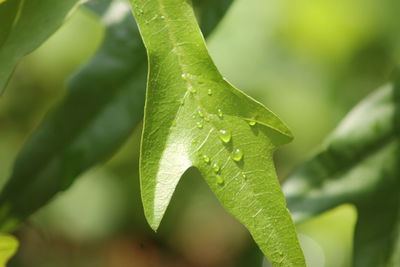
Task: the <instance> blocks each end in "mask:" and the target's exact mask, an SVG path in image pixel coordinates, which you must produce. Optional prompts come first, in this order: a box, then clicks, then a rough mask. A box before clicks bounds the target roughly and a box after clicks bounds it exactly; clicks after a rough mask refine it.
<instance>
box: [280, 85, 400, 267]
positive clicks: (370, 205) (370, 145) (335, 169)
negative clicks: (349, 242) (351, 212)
mask: <svg viewBox="0 0 400 267" xmlns="http://www.w3.org/2000/svg"><path fill="white" fill-rule="evenodd" d="M399 90H400V87H399V83H398V82H396V83H394V84H389V85H387V86H385V87H383V88H381V89H379V90H377V91H376V92H374V93H373V94H371V95H370V96H369V97H367V98H366V99H365V100H363V101H362V102H361V103H360V104H359V105H357V106H356V107H355V108H354V109H353V110H352V111H351V112H350V113H349V114H348V115H347V116H346V118H345V119H344V120H343V121H342V122H341V123H340V125H339V126H338V127H337V129H336V130H335V131H334V132H333V133H332V134H331V136H330V137H329V138H328V139H327V140H326V142H325V143H324V144H323V145H322V148H321V149H320V151H319V152H318V153H316V155H315V156H314V157H312V158H311V159H310V160H308V161H307V162H306V163H305V164H303V165H301V166H300V167H299V168H297V169H296V170H295V171H294V172H293V173H292V174H291V175H290V176H289V178H288V179H287V181H286V182H285V184H284V186H283V190H284V192H285V195H286V197H287V202H288V207H289V209H290V210H291V212H292V214H293V217H294V220H295V221H296V222H301V221H304V220H306V219H309V218H311V217H313V216H316V215H317V214H319V213H322V212H324V211H326V210H328V209H331V208H333V207H335V206H338V205H340V204H344V203H353V204H355V205H356V207H357V210H358V222H357V226H356V232H355V241H354V246H355V248H354V252H355V256H354V266H360V267H361V266H362V267H368V266H371V267H372V266H391V265H388V262H389V261H391V260H392V261H393V257H394V258H396V260H398V259H399V258H400V254H399V253H400V251H399V248H398V245H397V249H395V244H396V242H398V240H399V226H398V225H399V222H400V221H399V219H400V217H399V211H400V206H399V204H400V199H399V197H400V190H399V188H400V187H399V185H400V179H399V175H400V169H399V168H400V165H399V160H400V150H399V148H400V142H399V129H400V128H399V127H400V124H399V122H400V121H399V118H400V117H399V114H400V113H399V110H400V109H399V108H400V94H399V92H400V91H399ZM393 266H394V265H393Z"/></svg>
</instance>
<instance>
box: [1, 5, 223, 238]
mask: <svg viewBox="0 0 400 267" xmlns="http://www.w3.org/2000/svg"><path fill="white" fill-rule="evenodd" d="M86 5H87V6H88V7H89V8H90V9H91V10H93V11H94V12H96V14H98V15H99V16H101V18H102V21H103V23H104V25H105V27H106V33H105V37H104V41H103V44H102V46H101V47H100V49H99V51H98V52H97V53H96V54H95V55H94V57H93V58H92V60H91V61H90V62H89V63H87V64H86V65H85V66H84V67H83V68H82V69H80V70H79V71H78V72H77V73H76V74H75V75H74V76H73V77H72V79H71V81H70V83H69V86H68V87H69V90H68V94H67V96H66V99H65V100H64V102H63V103H61V105H60V106H58V107H57V108H56V109H55V110H54V111H52V112H51V113H50V114H49V115H48V116H47V117H46V118H45V119H44V121H43V122H42V123H41V125H40V126H39V127H38V129H37V130H36V131H35V132H34V133H33V135H32V136H31V137H30V138H29V140H28V142H27V143H26V145H25V146H24V148H23V149H22V151H21V152H20V153H19V155H18V157H17V160H16V162H15V164H14V168H13V173H12V175H11V177H10V179H9V181H8V182H7V184H6V186H5V187H4V188H3V190H2V192H1V194H0V228H1V229H2V230H3V231H10V230H13V229H14V228H15V227H16V226H17V225H18V223H19V222H20V221H21V220H23V219H25V218H26V217H27V216H29V215H30V214H32V213H33V212H35V211H36V210H37V209H39V208H40V207H42V206H43V205H45V204H46V203H47V202H48V201H50V200H51V198H52V197H53V196H54V195H55V194H57V193H58V192H60V191H62V190H66V189H67V188H68V187H69V186H70V185H71V184H72V183H73V182H74V181H75V179H76V178H77V177H78V176H79V175H80V174H81V173H83V172H84V171H86V170H87V169H89V168H90V167H92V166H94V165H95V164H98V163H100V162H102V161H104V160H106V159H107V158H108V157H109V156H110V155H112V154H113V153H114V152H115V151H116V150H117V149H118V148H119V147H120V146H121V145H122V144H123V143H124V141H125V140H126V139H127V138H128V137H129V135H130V134H131V133H132V132H133V130H134V129H135V128H136V126H137V125H138V123H139V122H140V121H141V120H142V116H143V107H144V94H145V80H146V74H147V73H146V69H147V59H146V51H145V49H144V47H143V44H142V41H141V38H140V34H139V32H138V29H137V26H136V24H135V22H134V20H133V16H132V13H131V11H130V6H129V3H128V2H125V1H110V0H95V1H90V2H88V3H87V4H86ZM218 5H219V2H215V6H218ZM199 8H200V9H201V10H202V8H203V6H202V5H199ZM207 8H209V7H207ZM210 13H213V11H210ZM220 15H222V14H220ZM215 19H216V20H219V19H220V17H215ZM38 155H40V156H38Z"/></svg>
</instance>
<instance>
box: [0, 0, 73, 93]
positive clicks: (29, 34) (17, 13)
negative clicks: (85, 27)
mask: <svg viewBox="0 0 400 267" xmlns="http://www.w3.org/2000/svg"><path fill="white" fill-rule="evenodd" d="M77 2H78V1H77V0H62V1H54V0H6V1H4V2H2V3H1V2H0V25H1V27H0V62H1V68H0V94H1V93H2V91H3V90H4V87H5V86H6V83H7V81H8V79H9V77H10V75H11V73H12V71H13V70H14V67H15V65H16V64H17V63H18V61H19V60H20V58H21V57H23V56H25V55H26V54H28V53H30V52H32V51H33V50H34V49H36V48H37V47H38V46H39V45H40V44H41V43H43V42H44V41H45V40H46V39H47V38H49V36H50V35H52V34H53V33H54V32H55V31H56V29H57V28H58V27H59V26H60V25H61V24H62V23H63V21H64V19H65V17H66V16H67V14H68V13H69V12H70V11H71V9H72V8H73V7H74V6H75V4H76V3H77Z"/></svg>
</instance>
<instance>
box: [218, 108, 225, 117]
mask: <svg viewBox="0 0 400 267" xmlns="http://www.w3.org/2000/svg"><path fill="white" fill-rule="evenodd" d="M217 115H218V117H220V118H221V119H222V118H223V117H224V113H222V110H221V109H220V108H219V109H218V110H217Z"/></svg>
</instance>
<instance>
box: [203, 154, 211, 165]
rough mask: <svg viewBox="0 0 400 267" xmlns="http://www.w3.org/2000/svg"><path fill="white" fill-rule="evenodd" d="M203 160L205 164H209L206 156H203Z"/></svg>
mask: <svg viewBox="0 0 400 267" xmlns="http://www.w3.org/2000/svg"><path fill="white" fill-rule="evenodd" d="M203 160H204V162H205V163H209V162H210V158H209V157H208V156H207V155H204V156H203Z"/></svg>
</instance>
